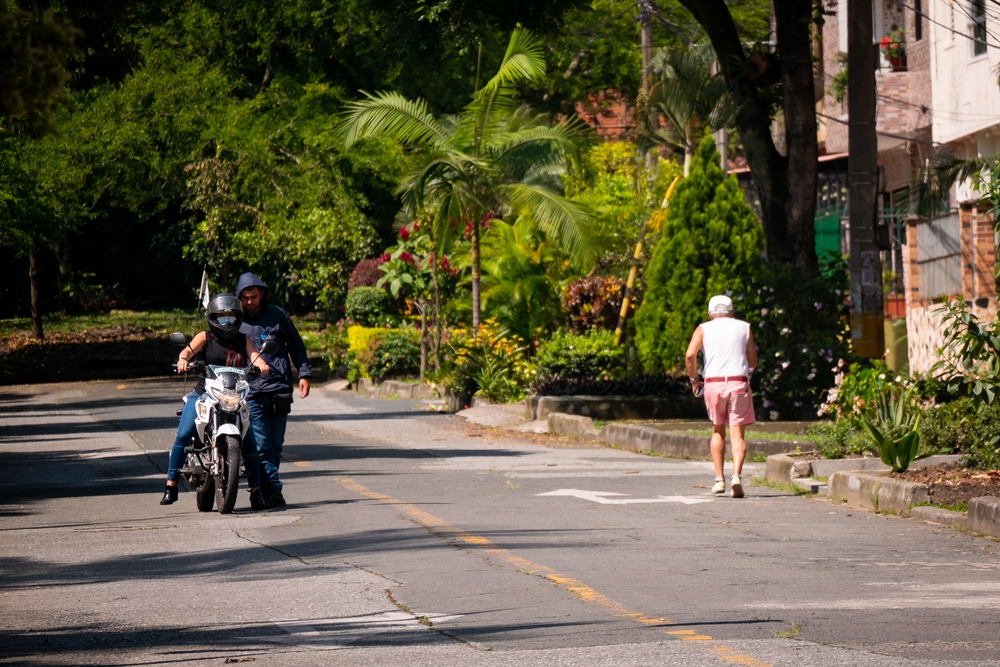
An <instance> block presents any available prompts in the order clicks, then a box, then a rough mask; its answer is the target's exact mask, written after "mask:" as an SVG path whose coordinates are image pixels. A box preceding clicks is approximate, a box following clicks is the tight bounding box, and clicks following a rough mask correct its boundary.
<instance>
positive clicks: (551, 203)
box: [500, 183, 594, 268]
mask: <svg viewBox="0 0 1000 667" xmlns="http://www.w3.org/2000/svg"><path fill="white" fill-rule="evenodd" d="M500 189H501V191H502V192H503V194H504V199H505V200H506V202H507V204H508V205H509V206H510V208H511V209H513V210H514V211H515V212H516V213H518V214H521V215H527V216H528V217H530V218H531V220H532V221H534V223H535V224H536V225H538V227H539V228H540V229H541V230H542V231H543V232H545V234H546V236H548V237H549V238H551V239H553V240H554V241H556V242H557V243H559V246H560V247H561V248H562V249H563V250H564V251H565V252H566V254H567V255H569V257H570V260H571V261H572V262H573V263H574V264H575V265H576V266H578V267H581V268H583V267H585V266H586V265H587V264H588V263H589V262H590V261H591V257H592V255H593V247H592V243H591V241H590V238H589V235H588V233H587V227H588V225H589V224H590V222H591V220H592V219H593V217H594V214H593V211H592V210H591V209H590V208H589V207H588V206H586V205H585V204H581V203H579V202H574V201H570V200H568V199H566V198H565V197H563V196H561V195H559V194H557V193H555V192H553V191H552V190H549V189H547V188H542V187H538V186H533V185H528V184H525V183H516V184H513V185H504V186H500Z"/></svg>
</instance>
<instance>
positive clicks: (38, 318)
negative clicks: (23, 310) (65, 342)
mask: <svg viewBox="0 0 1000 667" xmlns="http://www.w3.org/2000/svg"><path fill="white" fill-rule="evenodd" d="M28 282H29V284H30V285H31V335H32V336H33V337H34V338H37V339H38V340H44V339H45V332H44V331H42V305H41V296H40V295H39V293H38V250H37V248H36V247H35V242H34V241H32V242H31V249H30V254H29V255H28Z"/></svg>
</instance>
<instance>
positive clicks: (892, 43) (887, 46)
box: [879, 30, 906, 60]
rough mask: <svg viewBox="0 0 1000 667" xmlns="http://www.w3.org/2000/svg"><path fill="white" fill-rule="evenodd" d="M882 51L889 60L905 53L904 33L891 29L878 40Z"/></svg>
mask: <svg viewBox="0 0 1000 667" xmlns="http://www.w3.org/2000/svg"><path fill="white" fill-rule="evenodd" d="M879 46H881V47H882V53H884V54H885V57H886V58H888V59H889V60H892V59H893V58H900V57H902V56H905V55H906V35H905V34H904V33H903V31H902V30H893V31H892V32H890V33H889V34H888V35H886V36H885V37H883V38H882V41H880V42H879Z"/></svg>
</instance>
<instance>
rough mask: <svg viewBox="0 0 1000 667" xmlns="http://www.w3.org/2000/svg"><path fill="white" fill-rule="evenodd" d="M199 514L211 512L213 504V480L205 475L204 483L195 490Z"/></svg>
mask: <svg viewBox="0 0 1000 667" xmlns="http://www.w3.org/2000/svg"><path fill="white" fill-rule="evenodd" d="M196 500H197V503H198V511H199V512H211V511H212V506H213V505H214V504H215V478H214V477H212V476H211V475H205V482H204V483H203V484H202V485H201V486H200V487H199V488H198V489H197V499H196Z"/></svg>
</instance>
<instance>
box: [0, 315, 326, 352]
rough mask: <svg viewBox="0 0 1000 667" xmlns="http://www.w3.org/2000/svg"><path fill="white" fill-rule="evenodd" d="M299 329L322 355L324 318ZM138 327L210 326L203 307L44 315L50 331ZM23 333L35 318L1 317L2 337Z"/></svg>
mask: <svg viewBox="0 0 1000 667" xmlns="http://www.w3.org/2000/svg"><path fill="white" fill-rule="evenodd" d="M293 320H294V321H295V328H296V329H298V330H299V333H300V334H302V342H303V343H304V344H305V346H306V350H307V351H308V352H309V353H311V354H312V353H315V354H319V353H321V352H322V351H323V347H322V345H321V344H320V340H319V331H320V330H321V329H322V328H323V327H324V326H326V321H325V320H323V318H321V317H295V318H293ZM125 326H134V327H138V328H139V329H149V330H152V331H156V332H158V333H160V334H163V335H167V334H170V333H173V332H174V331H180V332H182V333H186V334H187V335H189V336H190V335H193V334H194V333H196V332H198V331H202V330H204V329H205V328H206V327H207V322H206V321H205V315H204V313H203V312H202V310H201V309H200V308H199V309H198V310H186V309H183V308H174V309H172V310H146V311H143V310H111V311H107V312H99V313H98V312H94V313H85V314H82V315H63V314H61V313H53V314H51V315H45V316H43V317H42V329H43V331H44V332H45V333H46V334H55V333H83V332H84V331H92V330H94V329H117V328H121V327H125ZM19 335H25V336H28V335H31V319H30V318H27V317H12V318H8V319H0V340H4V339H7V338H13V337H15V336H19Z"/></svg>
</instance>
